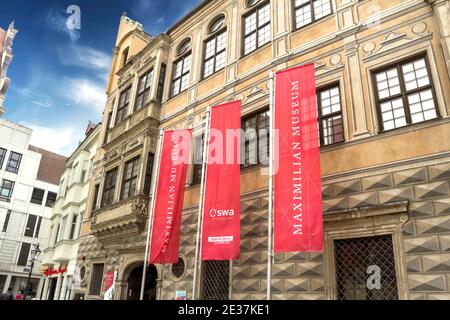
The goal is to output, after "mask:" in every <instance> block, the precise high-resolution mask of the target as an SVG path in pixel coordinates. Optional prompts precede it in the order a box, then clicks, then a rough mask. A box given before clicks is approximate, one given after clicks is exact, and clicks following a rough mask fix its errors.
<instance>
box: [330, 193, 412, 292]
mask: <svg viewBox="0 0 450 320" xmlns="http://www.w3.org/2000/svg"><path fill="white" fill-rule="evenodd" d="M407 212H408V202H407V201H402V202H395V203H391V204H387V205H383V206H379V207H367V208H359V209H354V210H348V211H343V212H336V213H332V214H328V215H325V216H324V281H325V296H326V299H328V300H336V299H337V289H336V265H335V248H334V240H340V239H351V238H363V237H372V236H380V235H392V243H393V250H394V259H395V271H396V274H397V288H398V296H399V299H400V300H408V299H409V289H408V278H407V271H406V256H405V250H404V243H403V235H402V231H403V227H404V224H405V223H406V222H407V221H408V219H409V216H408V213H407Z"/></svg>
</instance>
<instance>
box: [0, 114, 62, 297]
mask: <svg viewBox="0 0 450 320" xmlns="http://www.w3.org/2000/svg"><path fill="white" fill-rule="evenodd" d="M31 134H32V130H31V129H29V128H25V127H23V126H20V125H17V124H14V123H11V122H8V121H5V120H3V119H0V290H1V291H6V290H7V289H8V288H9V287H12V288H13V290H14V293H17V292H18V291H19V290H25V288H26V285H27V278H28V275H29V265H30V261H29V259H30V251H31V249H33V248H34V247H35V246H36V245H37V244H39V246H40V249H41V250H43V249H45V247H46V245H47V242H48V228H49V225H50V217H51V213H52V206H53V205H54V202H55V201H56V197H57V192H58V182H59V178H60V176H61V173H62V171H63V169H64V162H65V160H66V158H65V157H63V156H61V155H58V154H54V153H51V152H49V151H46V150H42V149H39V148H36V147H33V146H31V145H30V139H31ZM41 258H42V254H41V255H40V256H38V257H37V261H36V263H35V265H34V268H33V270H32V281H31V292H30V293H31V294H32V296H37V297H39V295H40V293H41V288H42V284H43V276H42V270H41V268H40V264H39V260H40V259H41Z"/></svg>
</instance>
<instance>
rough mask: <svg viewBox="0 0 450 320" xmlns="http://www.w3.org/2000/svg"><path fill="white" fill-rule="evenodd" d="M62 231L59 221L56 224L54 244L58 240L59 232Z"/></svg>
mask: <svg viewBox="0 0 450 320" xmlns="http://www.w3.org/2000/svg"><path fill="white" fill-rule="evenodd" d="M60 231H61V224H60V223H58V224H57V225H56V234H55V241H54V243H53V245H54V244H55V243H56V242H58V239H59V232H60Z"/></svg>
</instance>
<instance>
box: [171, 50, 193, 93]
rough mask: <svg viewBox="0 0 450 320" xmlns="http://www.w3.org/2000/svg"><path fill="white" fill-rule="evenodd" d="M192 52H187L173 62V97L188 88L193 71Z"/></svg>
mask: <svg viewBox="0 0 450 320" xmlns="http://www.w3.org/2000/svg"><path fill="white" fill-rule="evenodd" d="M191 61H192V60H191V52H189V53H187V54H185V55H184V56H183V57H181V58H180V59H178V60H177V61H176V62H174V64H173V76H172V97H174V96H176V95H178V94H180V93H181V92H183V91H184V90H186V89H187V87H188V85H189V80H190V79H189V77H190V73H191Z"/></svg>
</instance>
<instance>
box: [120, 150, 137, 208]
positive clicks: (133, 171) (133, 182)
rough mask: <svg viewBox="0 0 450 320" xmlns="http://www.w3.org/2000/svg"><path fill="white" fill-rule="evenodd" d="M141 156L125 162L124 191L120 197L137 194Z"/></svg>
mask: <svg viewBox="0 0 450 320" xmlns="http://www.w3.org/2000/svg"><path fill="white" fill-rule="evenodd" d="M139 160H140V159H139V157H137V158H135V159H133V160H131V161H128V162H127V163H125V169H124V172H123V182H122V191H121V196H120V199H121V200H124V199H128V198H130V197H133V196H134V195H135V194H136V186H137V180H138V176H139V162H140V161H139Z"/></svg>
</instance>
